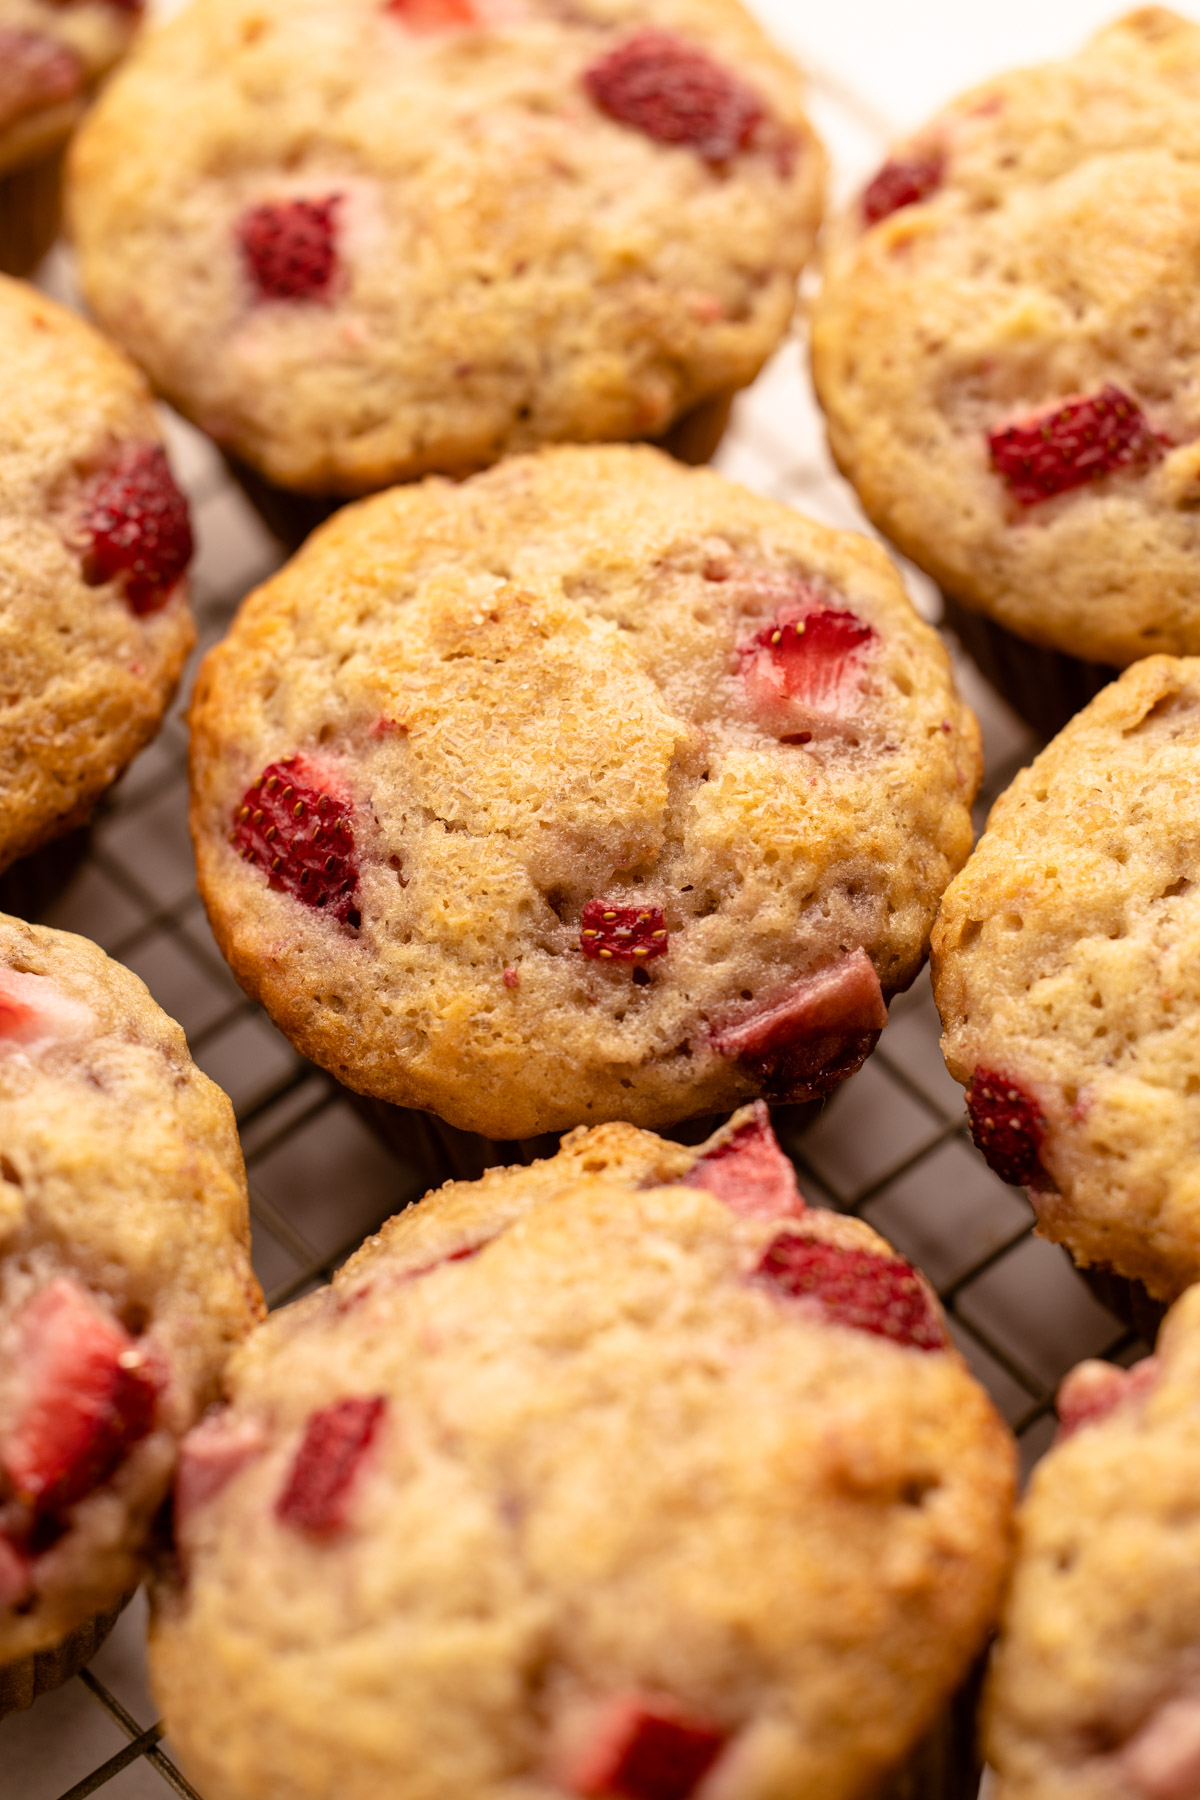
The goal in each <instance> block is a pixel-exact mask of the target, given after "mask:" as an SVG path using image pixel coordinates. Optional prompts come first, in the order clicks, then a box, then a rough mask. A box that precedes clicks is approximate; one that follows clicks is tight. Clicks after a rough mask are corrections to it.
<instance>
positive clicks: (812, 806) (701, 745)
mask: <svg viewBox="0 0 1200 1800" xmlns="http://www.w3.org/2000/svg"><path fill="white" fill-rule="evenodd" d="M191 725H192V829H193V837H194V841H195V846H196V857H197V868H198V874H199V882H200V890H201V893H202V894H203V896H204V900H205V904H206V906H207V907H208V911H209V917H210V920H211V922H212V926H213V930H214V932H215V933H216V937H217V941H218V943H219V944H220V946H221V948H222V950H223V951H224V953H225V955H226V957H227V958H228V959H229V962H230V964H231V966H232V968H233V971H234V973H235V974H236V976H237V978H238V980H239V981H240V982H241V983H242V985H243V986H244V987H245V989H246V991H247V992H248V993H250V994H252V995H253V996H254V997H255V998H257V999H259V1000H261V1001H262V1003H263V1004H264V1005H265V1006H266V1007H267V1009H268V1011H269V1012H270V1014H271V1016H272V1017H273V1018H274V1020H275V1021H276V1023H277V1024H278V1025H279V1026H280V1028H281V1030H283V1031H284V1032H285V1033H286V1034H287V1036H288V1037H289V1038H290V1039H291V1040H292V1042H293V1043H294V1044H295V1045H296V1046H297V1047H298V1048H299V1049H300V1050H301V1051H302V1052H303V1054H304V1055H306V1056H308V1057H311V1058H312V1059H313V1061H315V1062H317V1063H319V1064H320V1065H321V1066H322V1067H324V1068H327V1069H328V1070H329V1071H330V1072H331V1073H332V1074H334V1075H336V1076H337V1078H338V1079H339V1080H341V1081H343V1082H345V1083H346V1084H347V1085H348V1086H350V1087H352V1088H356V1089H358V1090H359V1091H360V1092H362V1093H365V1094H371V1095H374V1096H375V1097H376V1098H378V1099H382V1100H387V1101H391V1102H393V1103H395V1104H397V1105H401V1106H407V1107H419V1108H424V1109H427V1110H428V1111H431V1112H434V1113H437V1114H438V1115H440V1116H441V1117H442V1118H443V1119H444V1120H446V1121H448V1122H449V1123H450V1124H451V1125H453V1126H456V1127H459V1128H460V1129H462V1130H466V1131H472V1132H481V1133H482V1134H483V1135H484V1136H486V1137H492V1138H503V1139H514V1138H528V1137H533V1136H534V1135H536V1134H537V1133H539V1132H545V1131H559V1130H564V1129H566V1128H567V1127H569V1126H573V1125H578V1124H591V1123H599V1122H602V1121H604V1120H605V1119H622V1118H623V1119H626V1120H628V1121H630V1122H632V1123H637V1124H643V1125H662V1124H668V1123H672V1122H674V1121H677V1120H681V1119H686V1118H691V1117H696V1116H699V1115H702V1114H706V1113H714V1112H718V1111H722V1110H728V1109H729V1108H730V1107H731V1106H734V1105H737V1104H739V1103H741V1102H743V1101H745V1100H748V1099H753V1098H755V1097H757V1096H758V1095H765V1096H767V1097H768V1098H773V1099H776V1100H781V1101H804V1100H809V1099H812V1098H814V1097H817V1096H819V1095H821V1094H824V1093H827V1092H829V1091H830V1090H831V1089H832V1088H833V1087H834V1086H835V1085H836V1084H837V1083H838V1082H839V1081H840V1080H842V1079H843V1078H844V1077H845V1076H846V1075H849V1074H851V1073H853V1071H854V1070H855V1069H857V1068H858V1067H859V1065H860V1064H861V1063H862V1061H863V1060H864V1058H865V1057H866V1055H867V1054H868V1052H869V1051H870V1049H871V1048H872V1047H873V1046H874V1043H875V1040H876V1038H877V1037H878V1034H879V1031H880V1029H881V1028H882V1026H883V1025H884V1023H885V1022H886V1018H887V1012H886V1004H885V1000H886V996H888V995H890V994H891V993H893V992H895V991H896V990H897V989H900V988H903V987H906V986H907V985H908V983H909V982H910V981H911V980H912V979H913V976H914V975H915V973H916V972H917V970H918V969H919V968H920V966H921V962H922V960H923V957H924V954H925V948H926V941H927V934H928V931H929V927H930V924H931V922H932V917H933V912H934V909H935V907H936V905H937V901H938V898H939V896H940V894H941V892H942V890H943V888H944V887H945V885H946V882H947V881H948V880H949V878H950V876H951V875H952V874H953V873H954V872H955V870H957V869H958V868H959V867H960V866H961V864H962V862H963V860H964V859H965V857H966V854H967V851H968V848H969V845H970V823H969V816H968V807H969V805H970V802H971V798H972V796H973V794H974V792H975V788H976V784H977V780H978V772H979V768H978V741H977V731H976V727H975V723H974V720H973V718H972V717H971V715H970V714H969V713H968V712H967V710H966V709H965V708H964V707H963V705H962V704H961V702H960V701H959V700H958V698H957V696H956V694H955V692H954V689H953V686H952V684H951V679H950V673H949V665H948V662H947V658H946V656H945V653H944V651H943V650H942V647H941V645H940V643H939V642H938V640H937V638H936V636H935V634H934V633H933V632H931V631H930V630H929V628H928V627H927V626H926V625H924V624H922V622H921V621H920V620H919V619H918V618H917V616H916V614H915V612H914V611H913V609H912V607H911V606H910V604H909V602H908V600H907V598H906V596H905V593H904V590H903V587H902V586H901V583H900V580H899V577H898V576H897V574H896V573H895V571H894V569H893V568H892V566H891V564H890V563H889V562H888V561H887V559H886V558H885V557H884V555H883V554H882V552H881V551H879V550H878V549H877V548H875V547H874V546H873V545H871V544H869V543H867V542H866V541H865V540H864V539H862V538H859V537H855V536H852V535H848V534H845V533H839V532H832V531H828V530H826V529H824V528H823V527H821V526H817V525H813V524H811V523H810V522H808V521H807V520H804V519H802V518H799V517H798V516H797V515H796V514H795V513H794V512H792V511H791V510H790V509H789V508H787V507H784V506H780V505H778V504H776V503H775V502H772V501H768V500H763V499H759V498H758V497H756V496H754V495H752V494H749V493H747V492H745V491H744V490H743V489H741V488H738V487H735V486H734V485H732V484H731V483H729V482H727V481H724V480H722V479H721V478H720V477H719V476H717V475H714V474H712V473H710V472H709V471H707V470H687V469H683V468H681V467H679V466H678V465H677V464H675V463H673V462H672V461H671V460H670V459H669V458H667V457H666V456H664V455H662V454H661V453H660V452H658V451H655V450H651V449H647V448H645V447H638V448H616V447H612V446H609V447H602V448H592V449H587V448H580V447H574V448H572V447H560V448H558V449H553V450H547V451H543V452H541V453H539V454H538V455H536V456H532V457H527V458H515V459H512V460H510V461H509V462H507V463H505V464H502V465H501V466H500V467H498V468H497V469H494V470H492V471H490V472H489V473H487V474H485V475H481V476H478V477H475V478H474V479H472V480H470V481H468V482H466V483H464V484H462V485H458V486H455V485H451V484H450V483H448V482H446V481H442V480H438V479H433V480H429V481H427V482H425V483H423V484H422V485H420V486H416V487H411V488H401V489H396V490H394V491H392V492H390V493H388V494H383V495H379V496H377V497H375V498H374V499H372V500H369V501H364V502H362V503H360V504H359V505H358V506H355V507H350V508H347V509H345V510H344V511H343V512H342V513H340V514H339V515H338V517H337V518H335V519H333V520H332V521H331V522H330V523H329V524H328V525H326V526H324V527H323V528H322V529H321V530H320V531H319V532H317V533H316V534H315V536H314V537H313V538H312V539H310V541H309V543H308V544H307V545H306V546H305V548H304V549H303V550H302V551H301V553H300V554H299V556H297V557H296V558H295V559H294V560H293V561H292V562H291V563H290V564H289V565H288V566H287V567H286V568H285V569H284V570H283V571H281V572H280V573H279V574H278V575H276V576H275V577H273V578H272V579H271V580H270V581H269V582H267V584H266V585H265V586H264V587H262V588H260V589H259V590H258V591H257V592H256V593H255V594H252V595H251V596H250V598H249V599H248V600H247V601H246V602H245V604H244V605H243V607H242V610H241V612H240V613H239V615H238V618H237V620H236V621H235V624H234V626H233V629H232V631H231V632H230V634H229V636H228V637H227V638H226V639H225V641H224V642H223V643H222V644H220V645H219V646H218V647H217V648H216V649H214V650H213V651H211V652H210V653H209V656H208V657H207V658H206V660H205V662H204V664H203V666H202V669H201V672H200V675H199V678H198V682H197V686H196V690H195V698H194V701H193V706H192V715H191Z"/></svg>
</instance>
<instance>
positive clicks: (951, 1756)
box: [873, 1657, 987, 1800]
mask: <svg viewBox="0 0 1200 1800" xmlns="http://www.w3.org/2000/svg"><path fill="white" fill-rule="evenodd" d="M986 1669H987V1659H986V1657H981V1658H980V1660H979V1662H978V1663H977V1664H976V1665H975V1667H974V1669H973V1670H972V1671H971V1674H970V1676H969V1677H968V1679H967V1680H966V1681H965V1682H964V1683H963V1685H962V1687H961V1688H960V1689H959V1690H958V1692H957V1694H955V1696H954V1698H953V1699H952V1700H951V1701H950V1702H949V1704H948V1705H947V1707H946V1709H945V1711H944V1713H943V1714H942V1716H941V1718H940V1719H939V1720H938V1721H937V1724H936V1725H935V1726H934V1727H933V1729H932V1730H931V1731H929V1732H928V1733H927V1734H926V1736H925V1737H924V1738H922V1740H921V1742H920V1743H919V1744H918V1745H917V1748H916V1749H915V1750H914V1751H913V1753H912V1755H911V1756H910V1757H909V1758H908V1760H907V1762H905V1764H904V1766H903V1767H902V1768H900V1769H897V1771H896V1772H895V1774H894V1775H892V1776H891V1777H890V1778H889V1779H888V1780H887V1781H886V1782H885V1783H884V1785H883V1786H882V1787H881V1788H880V1789H879V1790H878V1792H877V1793H876V1794H875V1795H874V1796H873V1800H978V1796H979V1784H980V1781H981V1780H982V1779H983V1758H982V1756H981V1755H980V1750H979V1724H978V1719H979V1701H980V1696H981V1694H982V1692H983V1679H984V1674H985V1672H986Z"/></svg>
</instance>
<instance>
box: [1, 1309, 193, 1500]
mask: <svg viewBox="0 0 1200 1800" xmlns="http://www.w3.org/2000/svg"><path fill="white" fill-rule="evenodd" d="M16 1329H17V1350H16V1369H17V1371H18V1375H17V1379H18V1382H19V1394H20V1396H21V1397H20V1402H19V1405H18V1408H17V1414H16V1418H15V1420H14V1423H13V1425H12V1427H11V1428H10V1430H9V1432H8V1435H7V1437H6V1438H5V1440H4V1443H3V1444H2V1445H0V1463H2V1464H3V1467H4V1470H5V1472H6V1474H7V1475H8V1478H9V1480H10V1481H11V1482H12V1484H13V1486H14V1487H15V1488H16V1490H17V1495H18V1498H19V1499H21V1500H23V1501H25V1502H26V1503H28V1504H31V1505H32V1506H33V1508H34V1510H35V1512H37V1513H39V1514H42V1515H46V1514H55V1513H61V1512H63V1511H65V1510H66V1509H67V1508H68V1507H71V1506H74V1505H75V1503H76V1502H77V1501H79V1500H82V1499H83V1497H84V1495H85V1494H89V1493H91V1492H92V1490H93V1489H94V1488H97V1487H99V1486H101V1484H102V1483H103V1482H105V1481H106V1480H107V1479H108V1477H109V1476H110V1475H111V1474H112V1473H113V1471H114V1470H115V1469H116V1468H117V1467H118V1465H119V1464H120V1463H121V1462H122V1461H123V1460H124V1458H125V1456H126V1454H127V1453H128V1451H129V1449H130V1447H131V1446H132V1445H133V1444H135V1443H137V1442H138V1441H139V1439H141V1438H144V1437H145V1436H146V1435H147V1433H148V1432H149V1431H150V1430H152V1428H153V1425H154V1412H155V1406H156V1403H157V1399H158V1392H159V1387H160V1378H159V1375H158V1372H157V1369H156V1368H155V1365H154V1362H153V1361H152V1359H151V1357H150V1356H149V1355H148V1354H147V1352H146V1351H145V1350H144V1349H143V1348H141V1347H140V1346H139V1345H138V1344H136V1343H135V1342H134V1340H133V1338H131V1337H130V1336H129V1333H128V1332H127V1331H125V1330H124V1329H123V1328H122V1326H121V1325H119V1324H118V1323H117V1321H116V1320H115V1319H114V1318H112V1317H111V1316H110V1315H109V1314H108V1313H107V1312H105V1311H104V1310H103V1309H102V1308H101V1307H100V1306H98V1305H97V1303H96V1302H95V1301H94V1300H93V1299H92V1297H91V1295H90V1294H88V1293H86V1292H85V1291H84V1289H83V1288H81V1287H79V1286H78V1284H77V1283H76V1282H74V1281H71V1280H69V1279H67V1278H66V1277H65V1276H62V1277H60V1278H59V1279H58V1280H56V1281H52V1282H51V1283H50V1285H49V1286H48V1287H45V1288H43V1289H42V1291H41V1293H39V1294H37V1295H35V1297H34V1298H33V1299H32V1300H31V1301H30V1302H29V1303H28V1305H27V1306H26V1307H25V1308H24V1310H23V1311H22V1312H21V1313H20V1314H19V1316H18V1318H17V1327H16Z"/></svg>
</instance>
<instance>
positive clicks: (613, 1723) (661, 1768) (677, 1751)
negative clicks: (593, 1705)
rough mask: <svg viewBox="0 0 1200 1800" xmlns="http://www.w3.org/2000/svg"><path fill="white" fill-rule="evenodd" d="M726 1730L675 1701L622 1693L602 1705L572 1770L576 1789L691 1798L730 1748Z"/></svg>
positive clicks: (636, 1798)
mask: <svg viewBox="0 0 1200 1800" xmlns="http://www.w3.org/2000/svg"><path fill="white" fill-rule="evenodd" d="M725 1741H726V1733H725V1732H723V1731H720V1730H718V1729H717V1728H716V1727H714V1726H712V1725H710V1724H708V1723H707V1722H706V1721H704V1720H700V1719H691V1718H688V1717H687V1716H686V1715H685V1714H684V1713H683V1712H682V1711H681V1710H680V1709H679V1708H677V1707H675V1706H674V1705H672V1704H671V1702H669V1701H660V1700H657V1699H650V1698H648V1697H646V1696H642V1695H638V1694H630V1695H621V1696H619V1697H618V1698H617V1699H614V1700H612V1701H609V1702H608V1703H607V1704H606V1705H604V1706H603V1707H601V1708H599V1709H598V1711H597V1713H596V1716H595V1719H594V1720H593V1722H592V1727H591V1731H590V1735H589V1738H588V1741H587V1742H586V1743H585V1744H584V1745H583V1746H582V1749H581V1753H579V1754H577V1755H576V1756H575V1757H574V1758H573V1761H572V1765H571V1767H570V1768H569V1769H568V1770H567V1772H566V1785H567V1786H568V1788H569V1789H570V1791H571V1792H572V1793H576V1794H582V1795H584V1796H590V1795H621V1796H623V1797H624V1800H688V1795H689V1794H692V1793H694V1792H695V1790H696V1788H697V1787H698V1786H699V1785H700V1783H701V1781H703V1779H704V1777H705V1775H707V1773H708V1771H709V1770H710V1769H711V1768H712V1766H713V1764H714V1763H715V1762H716V1760H717V1758H718V1756H720V1754H721V1751H722V1750H723V1749H724V1747H725Z"/></svg>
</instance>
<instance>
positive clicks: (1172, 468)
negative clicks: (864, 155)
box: [812, 7, 1200, 667]
mask: <svg viewBox="0 0 1200 1800" xmlns="http://www.w3.org/2000/svg"><path fill="white" fill-rule="evenodd" d="M1198 255H1200V26H1198V25H1196V24H1192V23H1189V22H1187V21H1186V20H1183V19H1181V18H1178V17H1177V16H1176V15H1175V14H1173V13H1170V12H1167V11H1166V10H1164V9H1162V8H1160V7H1147V8H1143V9H1142V10H1140V11H1138V12H1135V13H1132V14H1130V15H1129V17H1127V18H1125V19H1123V20H1122V21H1120V22H1119V23H1118V24H1116V25H1113V26H1111V27H1110V28H1109V29H1107V30H1106V31H1104V32H1102V33H1101V34H1100V35H1099V36H1098V37H1097V38H1096V39H1095V40H1094V41H1093V42H1092V43H1091V44H1089V45H1088V47H1087V48H1086V49H1085V50H1084V51H1083V52H1082V53H1081V54H1080V55H1078V56H1076V57H1075V58H1074V59H1072V60H1071V61H1068V62H1064V63H1059V64H1052V65H1049V66H1046V67H1043V68H1036V69H1027V70H1022V71H1019V72H1017V73H1015V74H1011V75H1007V76H1001V77H997V78H996V79H995V80H993V81H990V82H988V83H986V84H985V85H984V86H983V87H981V88H978V89H976V90H974V91H973V92H972V93H969V94H967V95H966V96H965V97H964V98H963V99H961V100H959V101H957V102H955V103H954V104H953V105H952V106H950V107H949V108H948V109H947V110H946V111H945V112H944V113H942V114H941V115H939V116H938V117H937V118H935V119H934V120H933V121H932V122H931V123H930V124H929V125H927V126H926V127H925V128H924V129H923V130H922V131H920V132H918V133H917V134H916V135H915V136H914V137H913V138H911V139H910V140H909V141H908V142H907V143H905V144H902V145H900V146H899V147H897V149H896V150H895V151H894V152H893V153H892V156H891V158H890V159H889V161H888V162H887V163H886V164H885V165H884V167H883V168H882V169H881V170H880V171H879V172H878V174H877V175H876V176H875V178H874V179H873V180H872V181H871V183H870V184H869V185H868V186H867V188H866V189H865V191H864V192H863V193H862V194H860V195H859V197H858V199H857V200H856V201H855V202H854V204H853V206H852V207H851V209H850V211H849V212H848V214H847V215H846V216H845V217H844V218H843V219H842V220H841V222H840V224H839V225H838V227H837V228H836V231H835V232H834V234H833V237H832V241H831V242H830V244H829V249H828V254H827V257H826V264H825V285H824V290H823V292H822V294H821V297H820V299H819V301H818V302H817V306H816V312H815V317H814V322H813V339H812V342H813V368H814V374H815V378H816V383H817V388H818V392H819V395H820V399H821V402H822V404H823V406H824V408H825V411H826V414H827V418H828V424H829V436H830V443H831V445H832V448H833V453H834V455H835V457H836V458H837V461H838V463H839V464H840V466H841V468H842V469H843V471H844V472H845V474H846V475H847V476H848V477H849V479H850V480H851V481H852V482H853V483H854V486H855V487H856V489H857V490H858V493H859V496H860V498H861V499H862V502H863V505H864V506H865V508H866V510H867V512H868V514H869V515H870V517H871V518H872V519H873V520H874V522H875V523H876V524H877V525H878V526H879V527H880V529H881V530H882V531H884V532H885V533H886V534H887V535H888V536H889V537H890V538H891V539H892V540H893V541H894V542H895V543H896V544H898V545H899V546H900V548H901V549H902V550H903V551H904V552H905V553H906V554H907V555H908V556H910V557H912V558H913V560H914V561H916V562H917V563H919V564H920V565H921V567H922V568H924V569H926V570H927V571H928V572H929V573H930V574H931V575H933V576H934V577H935V578H936V579H937V580H938V581H940V582H941V584H942V586H943V587H944V588H945V589H946V590H947V591H948V592H949V593H950V594H952V595H954V596H955V597H956V598H957V600H958V601H960V602H962V603H963V605H964V606H966V607H968V608H970V609H973V610H974V611H976V612H978V613H981V614H984V615H986V616H987V617H988V618H989V619H990V620H992V621H994V622H997V623H998V624H999V625H1000V626H1001V627H1003V628H1006V630H1007V631H1008V632H1014V633H1017V634H1019V636H1020V637H1022V638H1025V639H1029V640H1031V641H1032V642H1033V643H1034V644H1037V645H1041V646H1048V647H1050V648H1051V649H1055V650H1058V651H1062V652H1066V653H1068V654H1069V656H1070V657H1072V658H1087V659H1090V660H1091V661H1093V662H1095V663H1101V664H1110V665H1111V664H1116V665H1119V666H1122V667H1123V666H1125V665H1127V664H1129V663H1131V662H1134V661H1135V660H1136V659H1137V658H1138V657H1142V656H1146V655H1148V654H1150V653H1151V652H1154V651H1169V652H1172V653H1175V654H1187V653H1190V652H1195V651H1200V582H1198V581H1197V571H1198V570H1200V295H1198V290H1197V287H1196V283H1195V282H1194V280H1193V279H1192V268H1193V265H1194V264H1195V262H1196V259H1197V256H1198Z"/></svg>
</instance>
